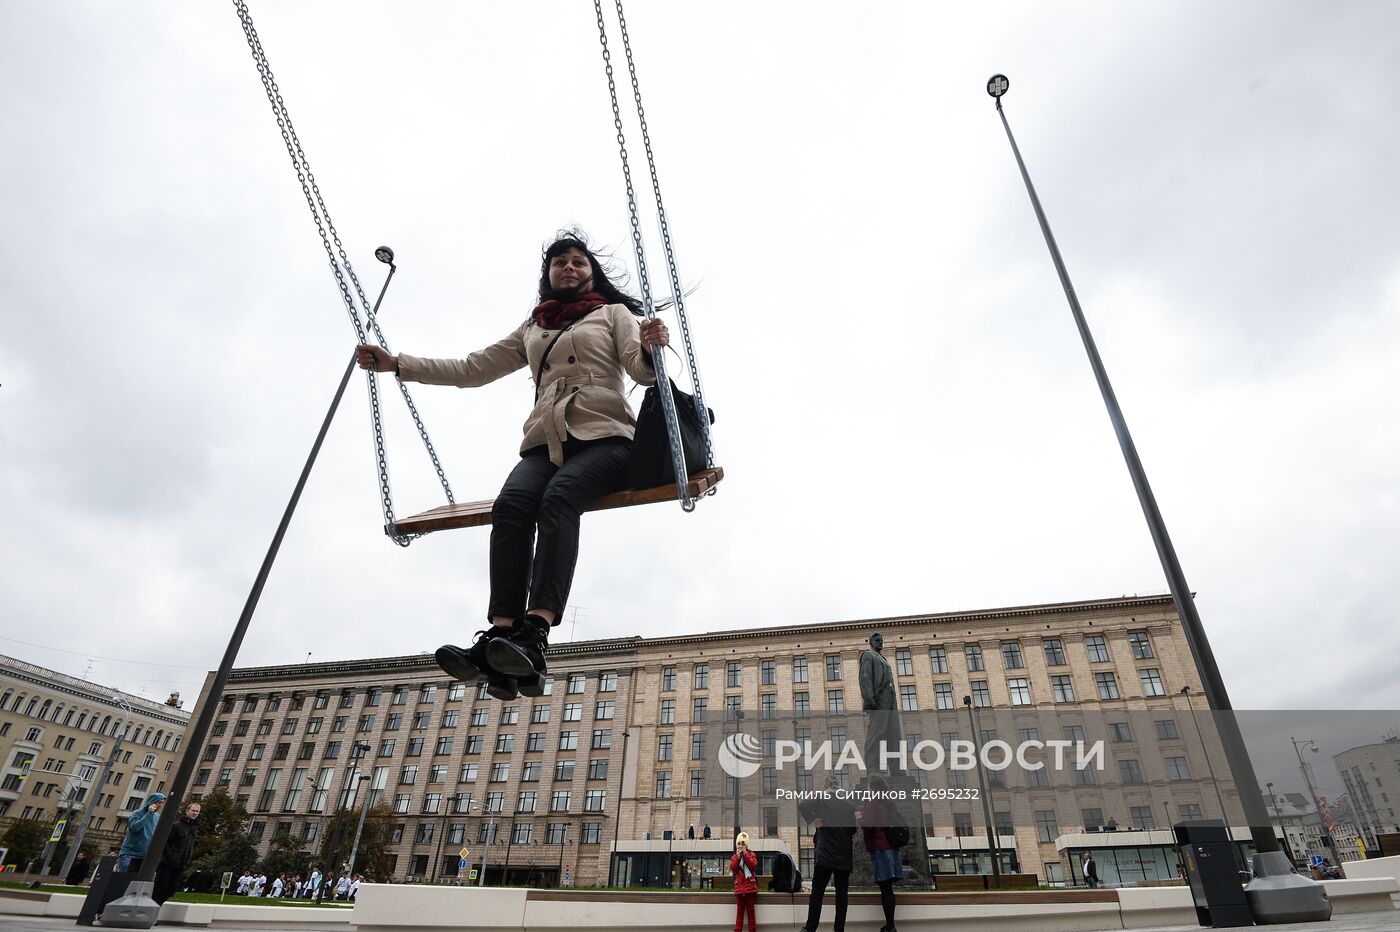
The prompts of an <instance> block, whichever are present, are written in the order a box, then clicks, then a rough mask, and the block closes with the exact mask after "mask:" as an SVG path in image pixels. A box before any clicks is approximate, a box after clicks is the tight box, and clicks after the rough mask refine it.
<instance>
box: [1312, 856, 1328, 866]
mask: <svg viewBox="0 0 1400 932" xmlns="http://www.w3.org/2000/svg"><path fill="white" fill-rule="evenodd" d="M1325 860H1326V858H1324V857H1323V856H1322V855H1320V854H1314V855H1313V856H1312V857H1310V858H1308V864H1309V866H1311V867H1321V866H1322V862H1323V861H1325Z"/></svg>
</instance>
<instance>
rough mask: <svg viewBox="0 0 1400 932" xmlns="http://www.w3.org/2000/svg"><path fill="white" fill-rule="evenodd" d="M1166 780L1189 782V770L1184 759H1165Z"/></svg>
mask: <svg viewBox="0 0 1400 932" xmlns="http://www.w3.org/2000/svg"><path fill="white" fill-rule="evenodd" d="M1167 779H1169V780H1190V779H1191V768H1190V767H1189V766H1187V764H1186V758H1184V757H1168V758H1167Z"/></svg>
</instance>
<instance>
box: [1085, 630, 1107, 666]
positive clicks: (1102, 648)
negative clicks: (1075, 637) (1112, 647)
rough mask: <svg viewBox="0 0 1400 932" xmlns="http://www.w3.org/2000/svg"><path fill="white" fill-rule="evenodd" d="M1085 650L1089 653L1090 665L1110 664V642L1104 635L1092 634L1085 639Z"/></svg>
mask: <svg viewBox="0 0 1400 932" xmlns="http://www.w3.org/2000/svg"><path fill="white" fill-rule="evenodd" d="M1084 649H1085V650H1086V651H1088V653H1089V662H1090V663H1108V642H1107V641H1105V640H1104V637H1103V635H1102V634H1091V635H1089V636H1088V637H1086V638H1084Z"/></svg>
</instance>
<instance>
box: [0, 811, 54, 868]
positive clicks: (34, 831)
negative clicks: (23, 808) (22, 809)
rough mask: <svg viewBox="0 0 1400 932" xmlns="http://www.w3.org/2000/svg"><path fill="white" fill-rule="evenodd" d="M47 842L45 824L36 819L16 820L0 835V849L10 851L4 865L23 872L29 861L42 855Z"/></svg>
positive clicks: (47, 833) (47, 835)
mask: <svg viewBox="0 0 1400 932" xmlns="http://www.w3.org/2000/svg"><path fill="white" fill-rule="evenodd" d="M48 840H49V826H48V824H47V823H44V822H40V821H38V820H36V819H16V820H15V821H14V822H12V823H10V827H9V828H7V829H5V834H3V835H0V848H8V849H10V850H9V854H7V855H5V863H6V864H13V865H15V866H16V867H18V868H19V869H20V870H24V869H25V867H26V866H28V864H29V862H30V861H32V860H34V859H35V858H37V857H38V856H39V855H40V854H42V853H43V851H44V845H45V843H47V842H48Z"/></svg>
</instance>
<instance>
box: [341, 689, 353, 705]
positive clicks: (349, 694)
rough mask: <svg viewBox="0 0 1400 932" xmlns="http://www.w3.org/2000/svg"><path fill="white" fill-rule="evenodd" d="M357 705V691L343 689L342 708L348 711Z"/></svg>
mask: <svg viewBox="0 0 1400 932" xmlns="http://www.w3.org/2000/svg"><path fill="white" fill-rule="evenodd" d="M354 704H355V691H354V690H353V689H342V690H341V691H340V707H341V708H342V709H348V708H350V707H351V706H353V705H354Z"/></svg>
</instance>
